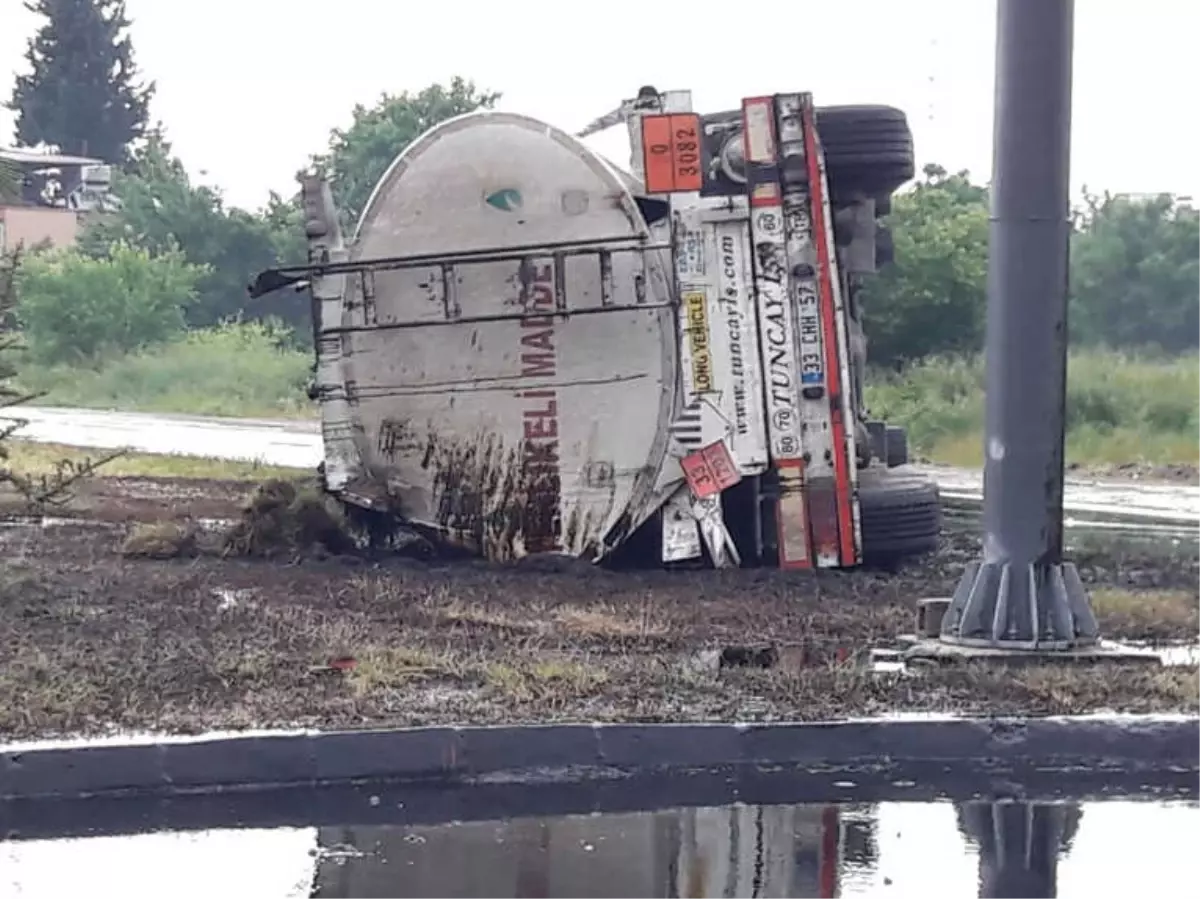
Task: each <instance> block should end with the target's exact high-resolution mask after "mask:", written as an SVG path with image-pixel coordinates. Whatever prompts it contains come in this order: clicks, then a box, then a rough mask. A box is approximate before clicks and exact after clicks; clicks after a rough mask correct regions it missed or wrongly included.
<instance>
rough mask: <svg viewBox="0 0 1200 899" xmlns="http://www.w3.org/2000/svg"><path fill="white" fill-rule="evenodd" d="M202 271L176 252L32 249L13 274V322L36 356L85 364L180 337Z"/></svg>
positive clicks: (121, 248)
mask: <svg viewBox="0 0 1200 899" xmlns="http://www.w3.org/2000/svg"><path fill="white" fill-rule="evenodd" d="M203 274H204V270H203V269H202V268H199V267H198V266H194V265H191V264H189V263H188V262H187V261H186V260H185V259H184V258H183V255H182V254H181V253H179V252H178V251H173V252H168V253H163V254H160V255H157V256H151V255H150V254H149V253H148V252H146V251H145V250H139V249H133V248H132V247H129V246H128V245H125V244H119V245H117V246H115V247H113V248H112V250H111V253H110V255H109V256H108V258H105V259H93V258H90V257H88V256H85V255H83V254H81V253H79V252H76V251H74V250H59V251H51V252H45V253H34V254H31V255H29V256H27V257H26V258H25V259H24V261H23V264H22V265H21V269H20V272H19V274H18V278H17V285H18V289H19V295H20V300H19V302H18V303H17V307H16V309H17V319H18V321H19V322H20V325H21V331H22V333H23V335H24V337H25V339H26V341H27V343H28V345H29V350H30V352H31V354H32V355H33V356H34V357H35V358H36V359H39V360H40V361H43V362H47V363H66V364H80V363H82V364H85V365H86V364H90V363H94V362H97V361H99V360H100V359H102V358H103V357H104V356H105V355H107V354H109V353H129V352H133V351H135V350H139V349H142V348H144V347H147V346H151V345H154V344H158V343H163V342H165V341H167V340H170V339H171V338H173V337H176V336H178V335H179V334H180V333H181V332H182V331H183V327H184V310H185V309H186V308H187V307H188V306H189V305H190V304H191V303H192V302H193V301H194V300H195V297H196V283H197V282H198V281H199V279H200V278H201V277H202V276H203Z"/></svg>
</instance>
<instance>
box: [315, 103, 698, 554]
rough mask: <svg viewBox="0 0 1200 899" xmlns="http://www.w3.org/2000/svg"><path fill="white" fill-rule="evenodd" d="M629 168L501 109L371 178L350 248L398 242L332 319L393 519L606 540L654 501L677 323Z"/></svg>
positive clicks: (532, 542) (370, 458) (464, 123)
mask: <svg viewBox="0 0 1200 899" xmlns="http://www.w3.org/2000/svg"><path fill="white" fill-rule="evenodd" d="M630 186H631V185H630V181H629V177H628V176H627V175H623V174H622V173H619V172H617V171H616V170H615V169H614V168H613V167H612V166H611V165H610V164H609V163H607V162H606V161H604V160H603V159H601V158H600V157H598V156H597V155H596V154H594V153H593V152H591V151H590V150H589V149H588V148H587V147H585V146H584V145H583V144H582V143H580V142H579V141H578V140H576V139H575V138H573V137H571V136H569V135H568V134H566V133H564V132H562V131H559V130H557V129H555V128H552V127H550V126H548V125H546V124H544V123H542V122H538V121H535V120H533V119H530V118H526V117H524V116H519V115H513V114H510V113H499V112H482V113H472V114H470V115H467V116H462V117H459V118H456V119H453V120H451V121H449V122H446V123H444V124H442V125H439V126H437V127H436V128H434V129H432V130H430V131H429V132H427V133H426V134H425V135H423V136H422V137H420V138H419V139H418V140H417V141H415V142H414V143H413V144H412V145H410V146H409V147H408V148H407V149H406V150H405V151H404V153H402V154H401V155H400V156H399V157H398V158H397V159H396V160H395V162H393V164H392V166H391V167H390V168H389V170H388V171H387V173H386V174H385V175H384V176H383V178H382V179H381V180H380V183H379V184H378V186H377V187H376V189H375V191H374V193H373V194H372V196H371V198H370V200H369V201H368V203H367V207H366V210H365V211H364V213H363V216H362V219H361V221H360V223H359V226H358V229H357V233H356V235H355V240H354V243H353V246H352V247H351V251H350V258H351V260H357V261H363V260H387V259H392V258H395V257H404V258H405V260H406V261H404V262H402V263H401V262H396V263H380V264H378V265H373V266H371V267H370V268H369V269H368V270H366V271H364V272H362V273H361V274H355V275H353V276H351V277H350V278H349V279H348V281H347V287H346V294H345V301H344V303H343V313H342V321H341V323H340V327H338V328H335V329H334V330H336V331H339V332H340V339H341V346H340V353H341V363H340V364H341V370H342V375H343V378H344V381H345V387H346V396H347V398H348V400H349V409H350V417H351V424H352V426H353V431H354V435H355V436H354V440H355V443H356V448H357V452H358V455H359V457H360V459H361V462H362V465H363V469H364V470H365V473H366V475H367V477H368V478H369V479H370V480H371V481H373V482H375V483H376V484H378V485H383V486H385V487H386V492H387V495H388V496H389V498H390V499H391V501H392V502H393V503H394V504H395V506H396V507H397V509H398V511H399V512H400V514H401V515H402V516H403V517H404V518H405V519H407V520H409V521H411V522H413V523H415V524H417V525H420V526H423V527H424V528H426V529H428V530H429V531H431V532H433V533H435V534H436V535H437V536H439V537H440V538H441V539H444V540H447V541H449V542H452V543H455V544H458V545H462V546H464V547H466V548H468V549H471V550H473V551H475V552H478V553H481V554H483V555H485V556H487V557H489V558H493V559H512V558H517V557H520V556H523V555H527V554H530V553H537V552H561V553H566V554H570V555H577V556H583V557H585V558H598V557H600V556H603V555H604V554H605V552H606V551H607V550H608V548H610V547H611V546H612V545H615V544H616V543H617V542H619V541H620V539H622V538H623V536H624V535H625V534H626V533H628V532H629V531H630V530H631V529H632V528H634V527H635V526H636V525H637V524H639V523H640V522H641V521H642V520H644V519H645V518H646V517H647V516H648V515H649V514H650V513H651V512H653V510H654V508H655V506H656V505H657V503H658V502H659V501H660V500H661V497H658V496H657V495H656V493H655V484H656V481H657V480H658V477H659V473H660V470H661V469H662V467H663V465H664V459H665V454H666V449H667V444H668V430H667V426H668V423H669V421H670V418H671V412H672V409H673V408H674V404H675V390H676V366H677V359H676V356H677V341H676V337H675V327H676V326H675V319H674V312H673V309H672V307H671V303H670V284H669V278H670V268H669V265H670V260H669V255H667V254H666V253H665V252H664V251H663V250H662V249H650V247H652V246H656V244H654V241H656V240H657V241H663V240H665V239H666V235H665V234H662V233H655V232H656V230H657V229H658V228H659V227H664V228H665V223H663V225H661V226H655V227H654V228H652V227H651V226H648V225H647V223H646V221H645V219H644V218H643V216H642V215H641V214H640V213H639V211H638V207H637V205H636V203H635V200H634V196H633V194H632V193H631V191H630ZM657 246H661V244H657ZM472 254H473V255H472ZM412 257H420V258H419V259H418V260H417V261H413V259H412ZM325 333H326V337H327V338H328V337H329V336H331V334H330V332H329V330H328V323H327V324H326V332H325Z"/></svg>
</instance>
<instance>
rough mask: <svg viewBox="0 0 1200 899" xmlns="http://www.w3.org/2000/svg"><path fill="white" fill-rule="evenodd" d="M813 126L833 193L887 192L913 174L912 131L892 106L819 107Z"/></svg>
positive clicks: (902, 115)
mask: <svg viewBox="0 0 1200 899" xmlns="http://www.w3.org/2000/svg"><path fill="white" fill-rule="evenodd" d="M817 131H818V133H819V134H820V135H821V144H822V146H823V147H824V149H825V165H826V167H827V169H828V172H829V180H830V181H831V182H832V183H833V184H835V185H836V187H835V188H833V190H834V191H835V192H836V193H839V194H840V193H845V192H846V191H848V190H857V191H862V192H863V193H865V194H869V195H877V194H881V193H891V192H892V191H893V190H895V189H896V188H897V187H899V186H900V185H901V184H903V183H904V182H906V181H908V180H909V179H910V178H912V177H913V174H914V173H915V172H916V168H915V164H914V161H913V142H912V132H911V131H910V130H909V128H908V119H907V117H906V116H905V115H904V112H903V110H900V109H896V108H894V107H892V106H823V107H820V108H818V109H817Z"/></svg>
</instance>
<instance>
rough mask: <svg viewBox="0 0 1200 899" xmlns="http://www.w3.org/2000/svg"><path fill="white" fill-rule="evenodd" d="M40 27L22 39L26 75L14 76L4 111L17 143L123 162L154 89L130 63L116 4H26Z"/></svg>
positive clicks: (77, 0)
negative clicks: (10, 116) (10, 115)
mask: <svg viewBox="0 0 1200 899" xmlns="http://www.w3.org/2000/svg"><path fill="white" fill-rule="evenodd" d="M26 8H27V9H28V10H29V11H30V12H34V13H37V14H38V15H40V16H42V17H43V18H44V19H45V24H43V25H42V27H41V29H40V30H39V31H38V32H37V34H36V35H34V37H33V38H32V39H30V41H29V48H28V50H27V51H26V53H25V59H26V60H27V61H28V63H29V65H30V66H31V69H32V71H30V72H29V73H28V74H25V75H20V76H18V77H17V82H16V86H15V87H14V88H13V92H12V99H11V101H10V102H9V103H8V104H6V105H7V107H8V108H9V109H10V110H12V111H13V112H15V113H16V114H17V141H18V142H19V143H21V144H24V145H26V146H38V145H41V144H46V145H50V146H55V147H57V148H58V149H59V150H60V151H61V152H63V153H76V154H80V155H86V156H95V157H98V158H100V159H103V160H105V161H106V162H111V163H123V162H125V161H126V159H127V158H128V153H129V144H130V143H131V142H132V141H134V140H136V139H137V138H139V137H141V136H142V135H143V134H144V133H145V131H146V123H147V118H148V114H149V104H150V98H151V97H152V96H153V95H154V84H153V83H150V84H142V83H140V81H139V79H138V71H137V67H136V66H135V65H134V62H133V44H132V42H131V40H130V38H129V35H128V33H127V32H128V29H129V18H128V16H127V15H126V13H125V2H124V0H33V2H28V3H26Z"/></svg>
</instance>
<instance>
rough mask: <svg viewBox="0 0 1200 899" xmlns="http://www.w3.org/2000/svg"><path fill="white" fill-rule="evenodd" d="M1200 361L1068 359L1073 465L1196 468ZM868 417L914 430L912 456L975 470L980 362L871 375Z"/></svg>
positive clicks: (1086, 355) (945, 360)
mask: <svg viewBox="0 0 1200 899" xmlns="http://www.w3.org/2000/svg"><path fill="white" fill-rule="evenodd" d="M1198 366H1200V359H1198V357H1197V356H1196V355H1195V354H1189V355H1185V356H1181V357H1175V358H1171V359H1167V358H1149V357H1139V356H1134V355H1130V354H1123V353H1116V352H1111V351H1106V350H1079V351H1074V352H1072V353H1071V355H1070V358H1069V362H1068V369H1067V458H1068V460H1069V461H1072V462H1079V463H1082V464H1102V463H1118V462H1135V461H1144V462H1150V463H1164V462H1193V463H1194V462H1196V461H1197V456H1198V455H1200V450H1198V448H1197V431H1198V429H1200V414H1198V410H1200V378H1198V370H1200V369H1198ZM867 404H868V406H869V407H870V409H871V414H872V415H873V416H875V417H878V418H884V419H887V420H888V421H890V422H892V423H894V424H901V425H904V426H905V427H906V428H907V429H908V434H909V442H910V445H911V447H912V449H913V452H914V453H915V454H919V455H922V456H925V457H927V458H931V459H933V460H935V461H941V462H948V463H954V464H963V465H978V464H980V462H981V460H982V455H983V452H982V446H983V436H982V435H983V424H984V366H983V361H982V359H981V358H979V357H937V358H932V359H926V360H923V361H920V362H915V363H913V364H911V365H909V366H908V367H906V368H905V369H904V370H903V371H902V372H901V373H899V374H893V373H880V372H875V373H873V374H872V376H871V378H870V379H869V381H868V385H867Z"/></svg>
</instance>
